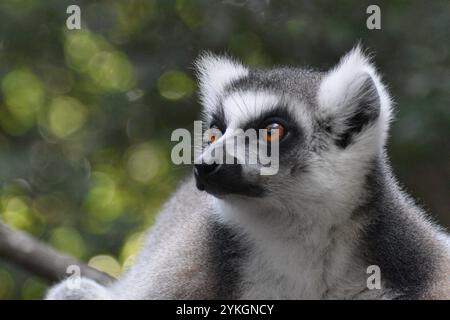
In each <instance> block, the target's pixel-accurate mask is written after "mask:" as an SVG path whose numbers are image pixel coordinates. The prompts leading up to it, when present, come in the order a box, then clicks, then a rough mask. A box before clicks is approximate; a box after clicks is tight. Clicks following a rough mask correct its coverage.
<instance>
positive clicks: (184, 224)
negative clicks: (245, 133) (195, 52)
mask: <svg viewBox="0 0 450 320" xmlns="http://www.w3.org/2000/svg"><path fill="white" fill-rule="evenodd" d="M197 68H198V70H199V80H200V94H201V97H202V103H203V105H204V115H205V120H206V121H207V122H208V125H209V124H210V123H211V122H212V121H220V122H222V123H223V124H222V125H223V126H224V127H226V128H224V130H227V128H238V127H245V126H254V125H257V120H255V119H258V117H261V116H262V117H264V115H265V114H270V113H271V112H272V113H273V112H278V114H279V115H280V116H281V117H285V118H289V119H288V121H290V123H294V125H293V126H292V127H290V131H289V132H290V135H289V136H288V137H289V139H290V140H288V141H286V143H284V145H283V144H282V145H280V170H279V172H278V174H276V175H274V176H261V175H257V174H255V172H256V169H257V168H254V167H251V166H247V165H242V168H241V169H240V170H239V176H236V177H234V176H233V179H237V180H236V181H235V182H236V183H240V184H242V185H245V184H247V183H250V184H251V185H254V186H260V187H261V188H263V189H264V193H263V194H262V196H258V197H252V196H249V195H248V194H245V193H242V194H239V192H238V193H237V194H236V193H224V194H220V195H213V194H208V193H206V192H200V191H198V190H197V189H196V187H195V184H194V182H193V179H189V180H187V181H185V182H184V183H182V184H181V185H180V187H179V189H178V191H176V192H175V193H174V195H173V196H172V198H171V199H170V200H169V201H168V203H167V204H166V205H165V206H164V208H163V210H162V212H161V213H160V215H159V217H158V219H157V221H156V223H155V225H154V226H153V227H152V228H151V230H150V232H149V234H148V236H147V240H146V242H145V244H144V246H143V248H142V251H141V253H140V256H139V257H138V259H137V261H136V263H135V264H134V266H133V267H132V268H131V269H130V270H129V271H128V272H127V273H125V274H124V276H123V277H122V278H121V279H119V280H118V281H117V282H116V283H115V284H113V285H111V286H110V287H109V288H103V287H100V286H98V285H97V286H95V285H93V283H92V281H89V280H84V282H83V283H82V288H81V289H79V290H70V289H68V288H67V286H66V285H65V283H64V282H63V283H61V284H58V285H57V286H55V287H53V288H52V289H51V290H50V291H49V293H48V298H49V299H74V298H75V299H80V298H88V299H89V298H91V299H97V298H104V299H217V298H220V299H449V298H450V290H449V288H450V279H449V274H450V273H449V272H450V241H449V237H448V234H446V233H445V232H444V231H442V230H441V228H439V227H438V226H437V225H436V224H434V223H432V222H431V221H430V219H429V218H428V217H427V215H426V214H425V213H424V211H423V210H422V209H421V208H419V207H418V206H417V205H416V204H414V202H413V200H412V199H411V198H410V197H409V196H408V195H407V194H406V193H405V192H404V191H403V190H402V189H401V188H400V187H399V185H398V183H397V181H396V180H395V178H394V177H393V174H392V171H391V168H390V165H389V161H388V159H387V156H386V155H385V141H386V136H387V131H388V127H389V122H390V119H391V100H390V97H389V95H388V93H387V90H386V88H385V87H384V85H383V84H382V81H381V77H380V76H379V74H378V73H377V72H376V70H375V67H374V66H373V65H372V64H371V62H370V61H369V59H368V58H367V57H366V56H365V55H364V54H363V53H362V51H361V49H360V48H355V49H354V50H353V51H352V52H350V53H349V54H348V55H346V56H345V57H344V58H343V59H342V60H341V62H340V63H339V64H338V65H337V66H336V67H335V68H334V69H332V70H330V71H328V72H316V71H311V70H304V69H297V68H276V69H266V70H249V69H248V68H246V67H245V66H243V65H242V64H240V63H239V62H237V61H234V60H232V59H230V58H224V57H217V56H213V55H211V54H204V55H203V56H201V58H200V59H199V60H198V61H197ZM214 119H216V120H214ZM217 119H219V120H217ZM223 139H226V134H225V135H224V137H223ZM286 139H288V138H286ZM210 147H211V148H214V145H212V146H210ZM219 185H220V184H219ZM370 265H377V266H379V267H380V270H381V289H372V290H371V289H369V288H368V287H367V278H368V277H369V275H368V274H367V272H366V270H367V267H368V266H370Z"/></svg>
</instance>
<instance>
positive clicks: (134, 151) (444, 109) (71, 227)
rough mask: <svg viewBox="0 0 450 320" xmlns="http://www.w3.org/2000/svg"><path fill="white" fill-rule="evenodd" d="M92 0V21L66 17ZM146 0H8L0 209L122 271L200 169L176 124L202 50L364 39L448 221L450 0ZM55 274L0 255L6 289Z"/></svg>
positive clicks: (253, 54) (27, 293) (0, 285)
mask: <svg viewBox="0 0 450 320" xmlns="http://www.w3.org/2000/svg"><path fill="white" fill-rule="evenodd" d="M70 4H77V5H79V6H80V8H81V21H82V28H81V30H80V31H76V30H72V31H69V30H67V28H66V19H67V17H68V14H66V9H67V7H68V6H69V5H70ZM369 4H372V1H370V2H369V1H307V0H302V1H300V0H291V1H268V0H222V1H211V0H204V1H195V0H176V1H175V0H159V1H156V0H148V1H137V0H131V1H120V0H110V1H73V0H70V1H65V0H64V1H63V0H45V1H44V0H41V1H38V0H2V1H1V2H0V85H1V86H0V219H1V221H3V222H4V223H7V224H8V225H10V226H12V227H13V228H16V229H20V230H24V231H26V232H28V233H30V234H32V235H33V236H35V237H37V238H39V239H41V240H43V241H45V242H47V243H49V244H50V245H51V246H53V247H54V248H57V249H58V250H60V251H62V252H65V253H67V254H70V255H72V256H74V257H76V258H78V259H81V260H83V261H86V262H88V263H89V264H90V265H92V266H94V267H96V268H99V269H100V270H104V271H106V272H108V273H110V274H112V275H115V276H117V275H119V274H120V273H121V272H122V271H123V269H124V268H126V267H127V265H129V264H130V263H132V260H133V256H134V255H135V254H136V252H137V250H138V248H139V243H140V239H142V233H143V231H144V230H145V229H146V228H148V226H150V225H151V224H152V222H153V221H154V218H155V214H156V213H157V212H158V210H159V208H160V206H161V204H162V203H163V202H164V200H165V199H166V198H167V197H168V195H169V194H170V192H171V191H172V190H173V189H174V188H175V187H176V184H177V181H178V180H179V179H180V178H182V177H183V176H185V175H186V174H188V173H189V168H188V167H179V166H174V165H173V164H172V163H171V161H170V150H171V147H172V146H173V143H171V142H170V134H171V132H172V131H173V130H174V129H176V128H192V126H193V123H192V122H193V120H195V119H198V112H199V108H200V107H199V104H198V102H197V98H196V83H195V78H194V74H193V70H192V60H193V59H194V58H195V57H196V56H197V55H198V53H199V52H200V51H201V50H203V49H209V50H212V51H214V52H228V53H230V54H232V55H235V56H237V57H238V58H240V59H241V60H243V61H244V62H245V63H247V64H249V65H251V66H271V65H274V64H289V65H310V66H314V67H316V68H318V69H323V70H325V69H327V68H329V67H331V66H332V65H334V64H335V63H336V62H337V61H338V59H339V57H340V56H341V55H342V54H344V53H345V52H346V51H348V50H349V49H350V48H352V46H353V45H354V44H355V43H356V42H357V41H358V40H362V42H363V44H364V45H365V46H366V47H368V48H369V49H370V51H372V52H374V53H375V61H376V63H377V65H378V66H379V68H380V70H381V71H382V74H383V75H384V78H385V81H386V82H387V83H388V84H389V86H390V90H391V93H392V95H393V97H394V98H395V101H396V103H397V115H396V118H397V120H396V122H395V123H394V124H393V128H392V131H391V139H390V145H389V154H390V156H391V158H392V161H393V165H394V169H395V171H396V173H397V175H398V176H399V179H400V180H401V181H402V182H403V184H404V186H405V188H406V189H407V190H409V191H410V192H411V193H412V194H413V195H414V196H415V197H416V198H417V199H419V202H420V203H421V204H422V205H424V206H425V208H427V209H428V210H429V211H430V212H431V213H432V214H433V216H434V217H435V219H436V220H437V221H439V222H440V223H441V224H443V225H445V226H447V227H449V226H450V197H449V195H450V192H449V191H450V161H449V160H450V143H449V136H450V45H449V43H450V2H449V1H448V0H434V1H377V3H376V4H378V5H379V6H380V8H381V30H368V29H367V28H366V19H367V17H368V14H366V8H367V6H368V5H369ZM47 285H48V284H47V283H46V282H45V281H44V280H42V279H39V278H37V277H35V276H34V275H32V274H29V273H27V272H25V271H23V270H22V269H21V268H20V267H18V266H17V265H13V264H11V263H10V262H8V261H5V260H4V259H3V260H2V258H1V257H0V299H36V298H40V297H41V296H42V294H43V292H44V291H45V288H46V287H47Z"/></svg>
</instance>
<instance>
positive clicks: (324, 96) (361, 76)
mask: <svg viewBox="0 0 450 320" xmlns="http://www.w3.org/2000/svg"><path fill="white" fill-rule="evenodd" d="M370 84H371V85H370ZM370 87H372V88H370ZM367 90H369V92H368V91H367ZM374 95H375V96H377V101H378V102H377V104H378V107H377V108H378V111H377V113H378V114H377V121H376V124H377V127H378V129H379V130H378V135H379V137H380V141H381V145H384V142H385V140H386V136H387V132H388V130H389V123H390V120H391V113H392V112H391V104H392V103H391V98H390V97H389V94H388V92H387V89H386V88H385V86H384V85H383V83H382V82H381V77H380V76H379V74H378V73H377V72H376V69H375V67H374V65H373V64H372V63H371V61H370V58H369V57H368V56H366V55H365V54H364V52H363V50H362V48H361V46H360V45H357V46H356V47H355V48H353V49H352V50H351V51H350V52H349V53H348V54H346V55H345V56H344V57H343V58H342V59H341V61H340V62H339V64H338V65H337V66H336V67H334V68H333V69H332V70H330V71H329V72H328V73H327V74H326V75H325V76H324V78H323V80H322V83H321V84H320V88H319V91H318V96H317V99H318V104H319V110H320V113H321V114H322V115H323V116H324V117H333V116H334V117H338V118H339V117H340V118H342V119H349V118H350V117H351V116H352V115H356V114H358V112H365V113H367V112H368V111H370V110H368V109H369V108H373V107H374V106H371V105H368V103H366V104H364V102H367V101H364V99H366V100H367V99H369V102H370V101H375V100H374ZM357 108H360V109H359V110H358V109H357ZM361 108H366V110H361ZM344 129H345V128H344Z"/></svg>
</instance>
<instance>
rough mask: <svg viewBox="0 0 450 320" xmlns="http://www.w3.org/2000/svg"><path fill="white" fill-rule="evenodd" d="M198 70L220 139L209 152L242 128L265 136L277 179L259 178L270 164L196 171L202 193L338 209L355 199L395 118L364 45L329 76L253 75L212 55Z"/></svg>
mask: <svg viewBox="0 0 450 320" xmlns="http://www.w3.org/2000/svg"><path fill="white" fill-rule="evenodd" d="M196 68H197V72H198V75H199V82H200V85H199V86H200V97H201V102H202V104H203V110H204V111H203V114H204V119H203V120H204V123H205V124H206V128H205V129H208V128H213V129H214V130H216V131H219V132H220V133H221V136H220V137H219V138H218V137H216V136H214V137H213V139H212V140H213V141H209V143H207V146H206V151H211V149H213V150H214V149H217V148H219V147H220V148H221V147H223V145H224V144H226V143H225V142H227V141H228V140H230V137H232V136H234V135H235V132H236V131H235V130H236V129H238V128H240V129H242V130H243V131H245V130H247V129H249V128H253V129H256V130H258V129H262V131H260V132H262V134H259V135H258V141H259V143H260V144H265V145H267V144H269V145H270V143H271V142H273V141H268V140H275V141H277V142H278V144H279V157H278V159H276V160H279V164H278V168H277V169H278V170H277V172H276V174H272V175H270V174H269V175H264V174H261V170H260V169H261V168H262V167H264V166H267V164H265V165H264V164H261V163H260V162H258V163H256V164H246V163H240V164H217V163H212V164H211V163H209V164H207V163H203V164H197V165H196V168H195V169H194V172H195V176H196V180H197V186H198V187H199V188H200V189H201V190H206V191H207V192H209V193H211V194H213V195H214V196H217V197H219V198H221V199H228V200H230V201H233V199H241V200H243V199H244V201H246V202H249V201H250V202H251V201H272V202H273V201H278V202H279V203H283V202H284V201H292V199H298V201H313V202H314V201H316V202H317V203H321V202H323V200H324V199H330V200H335V201H334V203H335V205H336V204H337V205H338V204H339V203H342V204H345V203H346V202H349V201H353V200H352V198H355V197H357V195H358V194H359V193H360V189H361V187H362V183H363V182H364V181H363V180H364V177H365V176H366V174H367V172H368V170H370V167H371V165H372V163H373V161H374V160H375V159H376V158H377V156H379V155H380V154H382V153H383V149H384V144H385V140H386V136H387V131H388V126H389V121H390V117H391V109H390V108H391V107H390V105H391V102H390V98H389V95H388V93H387V90H386V89H385V87H384V85H383V84H382V83H381V80H380V77H379V75H378V74H377V73H376V71H375V68H374V66H373V65H372V64H371V62H370V59H369V58H368V57H367V56H366V55H365V54H364V53H363V52H362V50H361V48H360V47H359V46H357V47H356V48H354V49H353V50H352V51H351V52H349V53H348V54H347V55H345V56H344V57H343V58H342V59H341V61H340V62H339V63H338V65H337V66H335V67H334V68H332V69H331V70H329V71H328V72H318V71H313V70H310V69H300V68H290V67H282V68H274V69H250V68H247V67H246V66H244V65H243V64H241V63H239V62H237V61H236V60H234V59H231V58H229V57H222V56H215V55H212V54H209V53H207V54H203V55H201V57H200V58H199V59H198V60H197V62H196ZM264 133H265V134H264ZM271 135H272V138H273V139H268V137H269V136H271ZM206 151H205V153H204V154H203V157H205V154H206ZM208 154H211V152H209V153H208ZM336 200H337V202H336Z"/></svg>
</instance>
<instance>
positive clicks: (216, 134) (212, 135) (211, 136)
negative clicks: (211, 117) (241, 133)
mask: <svg viewBox="0 0 450 320" xmlns="http://www.w3.org/2000/svg"><path fill="white" fill-rule="evenodd" d="M221 135H222V132H221V131H220V129H219V128H218V127H217V126H212V127H211V128H209V130H208V142H209V143H214V142H216V140H218V139H219V138H220V136H221Z"/></svg>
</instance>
